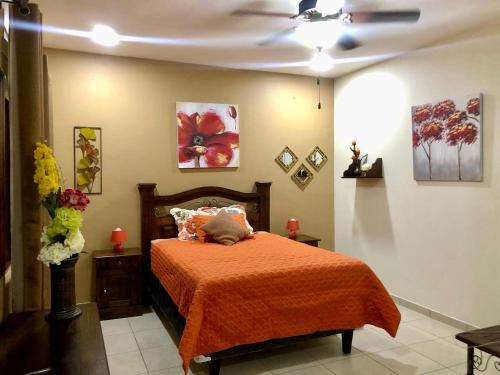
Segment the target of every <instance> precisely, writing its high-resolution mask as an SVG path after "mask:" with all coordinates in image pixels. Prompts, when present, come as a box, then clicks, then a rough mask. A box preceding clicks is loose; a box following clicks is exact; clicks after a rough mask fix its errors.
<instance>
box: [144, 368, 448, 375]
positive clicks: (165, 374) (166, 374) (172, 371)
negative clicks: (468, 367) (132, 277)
mask: <svg viewBox="0 0 500 375" xmlns="http://www.w3.org/2000/svg"><path fill="white" fill-rule="evenodd" d="M453 374H454V373H453ZM149 375H184V370H183V369H182V367H172V368H167V369H165V370H160V371H153V372H150V373H149ZM188 375H193V373H192V372H191V370H189V371H188Z"/></svg>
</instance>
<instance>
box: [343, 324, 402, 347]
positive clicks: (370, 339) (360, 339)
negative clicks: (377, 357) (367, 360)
mask: <svg viewBox="0 0 500 375" xmlns="http://www.w3.org/2000/svg"><path fill="white" fill-rule="evenodd" d="M402 345H403V344H401V343H399V342H397V341H396V340H394V339H392V338H387V337H384V336H382V335H381V334H380V333H377V332H375V331H374V330H371V329H359V330H356V331H354V337H353V339H352V346H353V347H354V348H355V349H357V350H360V351H362V352H370V353H373V352H380V351H382V350H388V349H392V348H397V347H399V346H402Z"/></svg>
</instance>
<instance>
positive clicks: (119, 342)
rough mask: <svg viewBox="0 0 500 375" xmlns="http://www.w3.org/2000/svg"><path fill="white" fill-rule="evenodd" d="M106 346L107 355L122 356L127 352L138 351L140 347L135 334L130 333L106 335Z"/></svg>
mask: <svg viewBox="0 0 500 375" xmlns="http://www.w3.org/2000/svg"><path fill="white" fill-rule="evenodd" d="M104 346H105V347H106V354H107V355H113V354H120V353H127V352H134V351H138V350H139V347H138V346H137V342H136V341H135V337H134V334H133V333H132V332H130V333H119V334H117V335H106V336H104Z"/></svg>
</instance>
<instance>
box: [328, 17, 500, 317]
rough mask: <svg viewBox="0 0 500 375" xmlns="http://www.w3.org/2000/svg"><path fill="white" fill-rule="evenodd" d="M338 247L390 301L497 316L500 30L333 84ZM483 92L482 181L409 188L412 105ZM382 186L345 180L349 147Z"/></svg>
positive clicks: (499, 26) (451, 312)
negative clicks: (375, 169) (365, 267)
mask: <svg viewBox="0 0 500 375" xmlns="http://www.w3.org/2000/svg"><path fill="white" fill-rule="evenodd" d="M334 90H335V95H334V97H335V99H334V100H335V103H334V107H335V114H334V117H335V121H334V128H335V131H334V140H335V146H334V150H335V166H334V167H335V174H336V177H335V181H334V191H335V240H336V249H337V250H338V251H340V252H344V253H347V254H349V255H353V256H356V257H359V258H361V259H363V260H364V261H366V262H367V263H368V264H369V265H370V266H371V267H372V268H373V269H374V271H375V272H376V273H377V274H378V275H379V277H380V278H381V279H382V281H383V282H384V283H385V285H386V287H387V288H388V289H389V291H390V292H391V293H392V294H394V295H397V296H400V297H402V298H404V299H407V300H410V301H412V302H415V303H418V304H420V305H423V306H425V307H428V308H430V309H432V310H435V311H438V312H440V313H443V314H445V315H448V316H451V317H454V318H457V319H459V320H462V321H465V322H468V323H470V324H474V325H480V326H486V325H493V324H498V319H499V312H500V298H499V296H500V218H499V213H500V211H499V205H500V24H497V25H494V26H490V27H485V28H484V29H483V30H478V31H475V32H474V33H469V34H468V35H466V36H464V37H463V38H462V39H461V38H456V39H455V40H453V41H450V42H449V43H447V44H446V45H445V46H439V47H434V48H429V49H426V50H423V51H420V52H417V53H414V54H412V55H411V56H406V57H402V58H398V59H395V60H392V61H389V62H386V63H382V64H379V65H376V66H373V67H370V68H367V69H363V70H361V71H358V72H355V73H353V74H350V75H347V76H344V77H342V78H340V79H337V80H335V85H334ZM476 92H481V93H483V95H484V96H483V100H484V102H483V105H484V106H483V158H484V180H483V182H479V183H478V182H461V183H459V182H418V181H415V180H414V179H413V165H412V152H413V150H412V138H411V106H412V105H416V104H423V103H426V102H430V101H435V100H440V99H445V98H448V97H453V96H461V95H468V94H474V93H476ZM352 139H356V140H357V141H358V144H359V147H360V148H361V149H362V151H363V152H362V153H365V152H367V153H368V154H369V156H370V159H371V161H374V159H375V158H376V157H382V158H383V162H384V173H385V178H384V179H383V180H380V181H372V182H369V181H366V180H365V181H361V180H354V179H353V180H342V179H340V176H341V174H342V171H343V170H344V169H346V167H347V165H348V164H349V162H350V159H349V158H350V154H349V152H350V151H349V145H350V143H351V141H352Z"/></svg>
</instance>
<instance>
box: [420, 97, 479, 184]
mask: <svg viewBox="0 0 500 375" xmlns="http://www.w3.org/2000/svg"><path fill="white" fill-rule="evenodd" d="M412 123H413V131H412V137H413V150H414V151H413V165H414V177H415V179H416V180H457V181H480V180H481V179H482V165H481V163H482V160H481V144H480V142H481V140H480V129H481V95H480V94H479V95H473V96H468V97H463V98H457V99H453V100H452V99H446V100H443V101H440V102H437V103H431V104H424V105H420V106H414V107H413V108H412Z"/></svg>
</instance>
